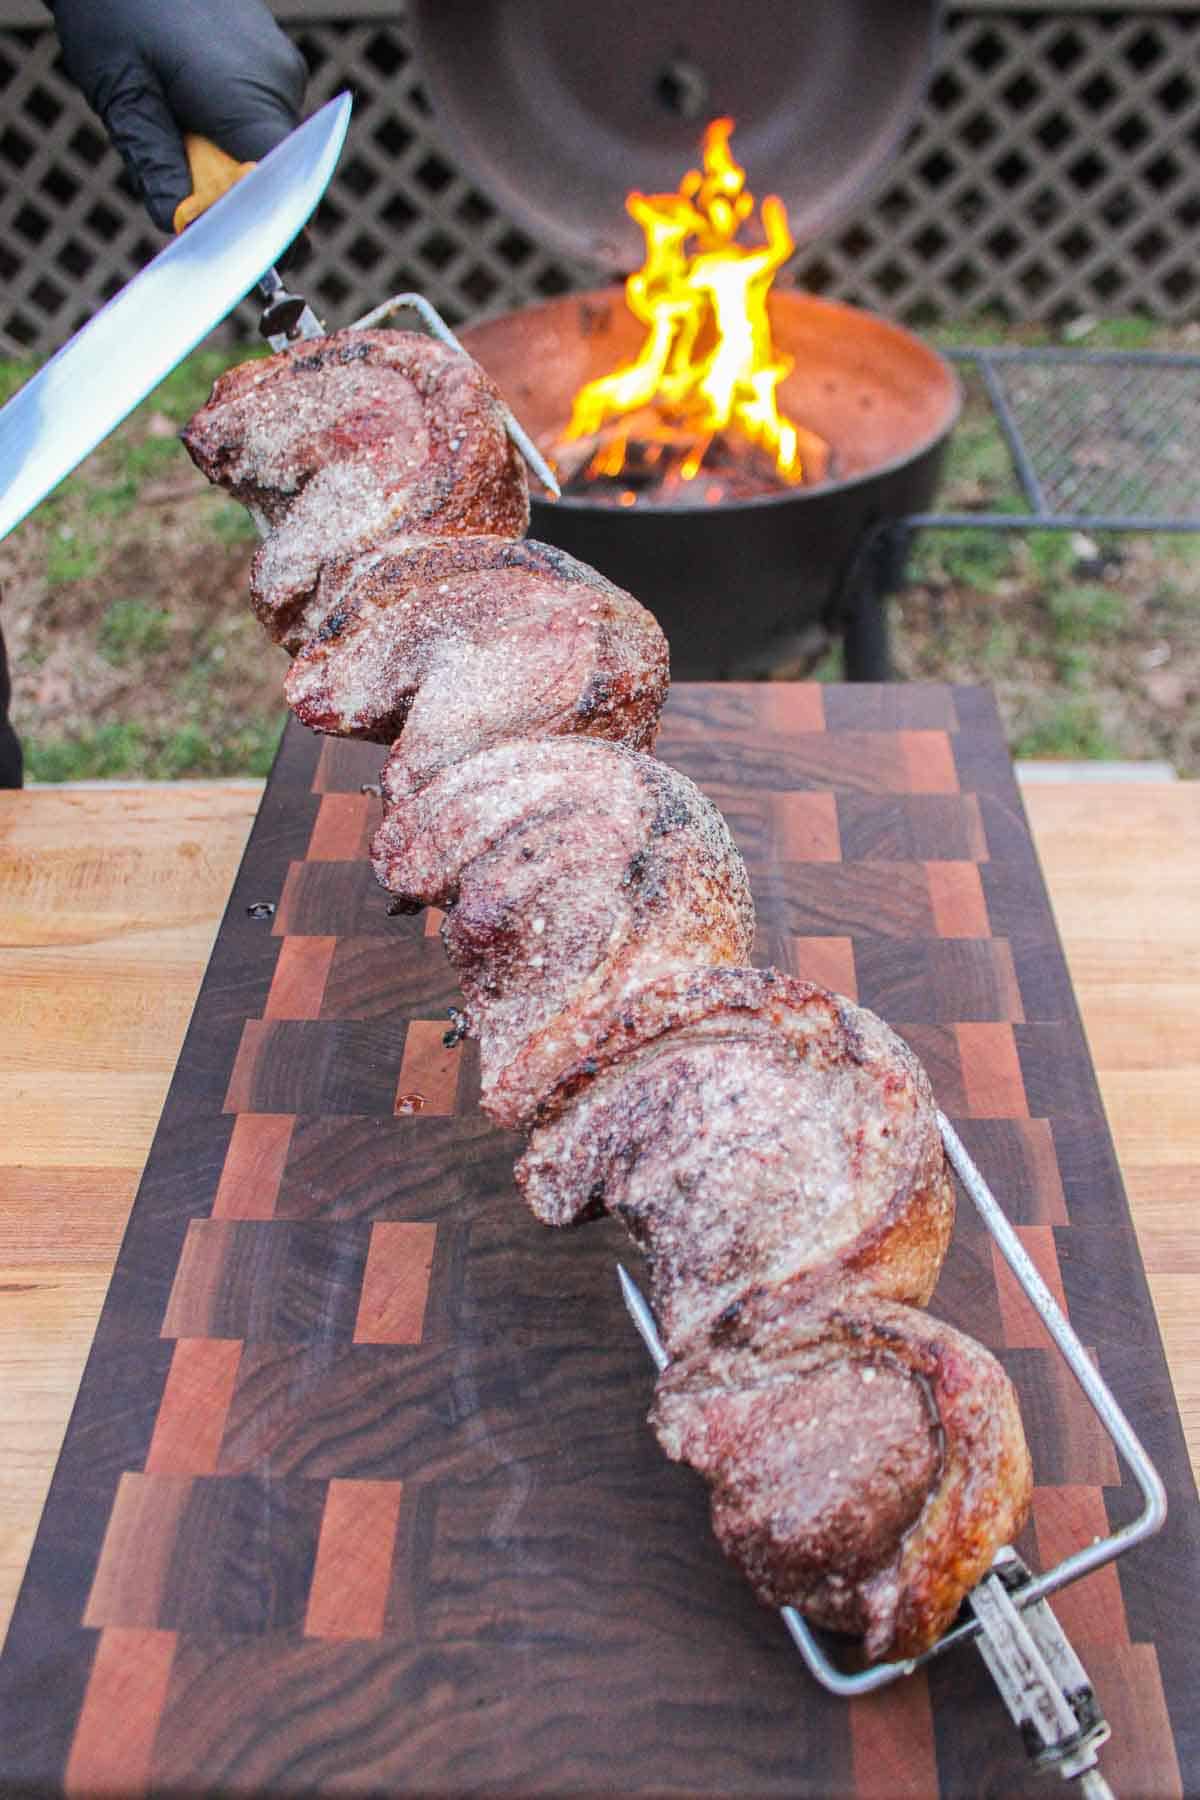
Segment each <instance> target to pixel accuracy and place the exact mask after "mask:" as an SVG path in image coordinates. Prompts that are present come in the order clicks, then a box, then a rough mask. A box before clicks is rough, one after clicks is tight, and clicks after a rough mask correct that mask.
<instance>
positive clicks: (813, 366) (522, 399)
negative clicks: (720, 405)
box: [461, 288, 961, 680]
mask: <svg viewBox="0 0 1200 1800" xmlns="http://www.w3.org/2000/svg"><path fill="white" fill-rule="evenodd" d="M768 308H769V312H770V317H771V326H772V330H773V333H774V339H775V343H776V346H777V347H778V348H779V349H780V350H782V351H785V352H787V353H788V354H789V355H790V356H792V357H793V358H794V359H795V366H794V367H793V369H792V372H791V374H790V375H789V376H788V377H787V379H786V381H784V382H783V383H782V384H781V386H780V389H779V401H780V407H781V409H782V411H784V412H785V413H787V414H788V415H790V416H791V417H793V418H795V419H796V420H797V421H798V423H800V424H802V425H804V426H806V427H808V428H809V429H810V430H812V431H815V432H816V433H817V434H818V435H819V436H820V437H822V438H824V439H825V440H826V441H827V442H828V443H829V445H830V447H831V449H832V452H833V457H834V468H835V471H836V473H835V475H834V477H833V478H831V479H830V480H827V481H825V482H822V483H819V484H816V485H813V486H811V487H798V488H789V489H787V490H786V491H783V492H777V493H771V494H765V495H762V496H761V497H758V498H754V499H746V500H726V501H723V502H722V503H721V504H719V505H715V506H710V507H679V506H671V505H668V504H661V503H655V502H654V501H648V500H644V499H639V502H638V504H637V505H636V506H632V507H628V508H625V507H614V506H612V505H611V504H605V503H604V502H602V501H598V500H594V499H591V498H589V497H587V496H576V495H572V496H568V497H565V498H563V499H562V500H559V501H553V500H551V499H549V498H548V497H544V496H541V495H535V496H534V499H533V502H532V514H533V516H532V521H531V524H530V535H531V536H533V537H535V538H540V539H542V540H543V541H544V542H547V543H552V544H557V545H559V546H560V547H561V548H562V549H564V550H568V551H569V552H570V553H571V554H572V555H573V556H577V557H579V558H581V560H582V561H584V562H587V563H591V564H592V566H593V567H594V568H597V569H599V570H601V572H602V573H603V574H605V575H607V576H608V577H609V578H610V579H611V580H613V581H615V582H617V583H618V585H619V586H621V587H624V588H627V589H628V590H629V591H630V592H631V593H633V594H636V595H637V597H638V599H639V600H641V601H642V602H643V604H645V605H646V606H648V607H649V608H650V609H651V611H652V612H654V613H655V615H656V616H657V617H658V619H659V622H660V623H661V625H662V627H663V629H664V631H665V632H666V634H667V637H668V639H669V640H670V644H671V665H672V671H673V673H674V674H675V675H676V676H679V677H684V678H688V679H696V680H713V679H721V678H725V677H729V676H736V675H740V674H741V675H750V674H760V673H766V672H769V671H770V669H771V668H772V666H775V665H777V664H778V662H779V661H780V659H781V657H782V655H783V654H784V652H783V646H784V644H785V643H786V640H787V639H788V638H789V637H791V636H792V635H793V634H795V633H796V632H798V631H801V630H802V629H803V628H804V627H805V626H807V625H811V624H813V623H820V624H823V625H825V626H826V627H829V628H833V629H837V630H840V631H841V632H842V633H843V636H844V638H845V641H846V644H847V651H848V665H849V664H853V663H854V662H855V659H856V656H857V651H856V648H855V646H856V644H862V645H868V646H869V644H870V642H871V634H872V631H873V628H874V626H875V624H876V622H877V621H876V620H875V619H874V617H873V616H872V615H871V614H870V613H869V612H868V613H864V614H863V616H861V617H859V616H857V615H853V614H852V613H851V612H850V611H849V610H848V609H849V608H850V607H851V606H852V605H856V604H857V603H858V598H859V597H858V596H854V595H851V593H850V588H851V582H850V576H851V573H852V570H853V566H854V563H855V558H856V555H857V554H858V553H859V551H860V549H861V547H862V546H863V544H864V543H865V542H866V541H867V540H868V539H869V538H870V536H871V534H872V532H873V530H874V528H875V527H876V526H878V525H880V524H881V523H884V522H886V521H890V520H894V519H899V518H903V517H904V516H906V515H907V514H909V513H917V512H922V511H926V510H927V509H928V507H929V505H930V502H931V500H932V498H933V493H934V490H935V487H936V485H937V479H938V474H939V471H940V467H941V462H942V456H943V452H944V449H945V444H946V440H947V438H948V436H949V433H950V431H951V429H952V427H953V425H954V422H955V420H956V419H957V417H958V412H959V408H960V404H961V394H960V389H959V384H958V380H957V378H956V376H955V375H954V372H953V370H952V369H951V368H950V366H949V364H948V363H947V362H946V361H945V360H944V359H943V358H942V357H940V356H939V355H938V354H937V352H936V351H935V350H933V349H931V348H930V347H929V346H928V345H927V344H924V343H922V342H921V340H920V339H919V338H917V337H915V336H914V335H913V334H912V333H911V332H909V331H905V330H904V329H902V328H901V327H900V326H897V325H894V324H891V323H889V322H888V321H887V320H885V319H881V318H879V317H877V316H876V315H875V314H872V313H869V312H864V311H861V310H860V309H858V308H855V307H850V306H843V305H841V304H839V303H837V302H834V301H829V300H818V299H815V298H813V297H812V296H809V295H805V294H799V293H794V292H787V291H783V292H777V293H774V294H772V295H771V297H770V299H769V301H768ZM642 333H643V328H642V327H641V326H640V325H639V323H638V321H637V320H636V319H635V318H634V317H633V316H632V314H631V313H630V312H629V311H628V309H627V307H626V306H625V300H624V293H623V290H622V289H621V288H601V289H598V290H593V291H591V292H588V293H583V294H575V295H569V296H567V297H565V298H563V299H560V300H552V301H548V302H547V303H546V304H545V305H542V306H531V307H525V308H523V309H522V310H521V311H519V312H515V313H509V314H507V315H505V317H503V318H500V319H494V320H491V321H490V322H488V323H486V324H482V325H477V326H473V327H471V328H470V329H469V330H467V331H464V332H463V333H462V334H461V336H462V339H463V342H464V344H465V346H466V348H467V349H468V350H469V351H470V352H471V354H472V355H473V356H474V357H475V358H476V359H477V360H478V361H479V362H480V363H481V364H482V366H483V367H484V368H485V369H486V370H487V371H488V373H489V374H490V375H491V376H492V377H493V378H494V380H495V381H496V382H497V383H498V384H499V386H500V388H501V390H502V392H503V394H504V396H505V398H506V399H507V401H508V402H509V404H510V405H511V407H512V408H513V410H514V412H515V413H516V415H517V417H518V418H519V419H520V420H521V423H522V424H523V425H524V426H525V428H526V430H528V431H529V432H530V433H531V435H532V436H533V437H534V439H535V440H536V441H537V442H538V443H539V445H540V446H541V447H542V448H543V449H545V448H547V447H548V446H549V445H551V444H552V443H553V442H554V441H555V439H556V438H557V437H558V436H559V434H560V432H561V431H562V428H563V426H564V425H565V423H566V421H567V419H568V418H569V416H570V411H571V401H572V398H573V396H574V394H575V391H576V389H577V388H579V387H580V386H581V385H582V384H583V383H584V382H586V381H590V380H592V379H593V378H594V377H595V376H597V375H601V374H605V373H607V372H608V371H609V370H611V369H613V368H615V367H616V366H617V365H618V364H619V363H622V362H624V361H626V360H628V359H629V358H630V357H632V356H633V355H634V354H635V353H636V351H637V349H638V347H639V346H640V343H641V339H642ZM867 603H869V604H874V600H873V597H871V596H868V597H867ZM874 610H875V612H878V606H877V604H876V605H874ZM876 672H877V671H875V670H872V669H869V668H867V667H865V666H862V664H861V662H860V663H859V666H848V673H850V674H851V676H857V677H865V676H868V675H870V674H873V673H876Z"/></svg>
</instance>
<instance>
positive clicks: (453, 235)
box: [0, 0, 1200, 354]
mask: <svg viewBox="0 0 1200 1800" xmlns="http://www.w3.org/2000/svg"><path fill="white" fill-rule="evenodd" d="M283 10H284V11H285V13H286V11H287V9H283ZM316 10H317V9H315V8H314V9H313V11H314V12H315V11H316ZM364 10H369V9H364ZM11 16H12V9H11V8H9V17H10V18H11ZM25 16H29V15H28V12H26V14H25ZM6 22H7V21H6V20H5V18H4V8H3V6H2V5H0V112H2V115H3V119H2V127H0V270H2V272H3V278H4V279H3V289H2V292H0V350H4V351H5V352H7V353H9V354H13V353H16V352H18V351H21V350H25V351H30V350H35V351H39V352H46V351H49V350H52V349H56V348H57V347H58V346H59V345H60V344H62V343H63V342H64V341H65V340H66V338H67V337H68V336H69V335H70V334H71V332H72V331H74V330H76V329H77V328H78V326H79V325H80V324H81V323H82V322H83V321H84V320H85V319H86V318H87V317H88V316H89V315H90V313H91V312H92V311H94V309H95V307H96V305H97V304H98V303H99V302H100V301H102V300H105V299H108V298H109V297H110V296H111V294H112V293H113V292H115V291H116V289H117V288H119V287H120V286H121V285H123V283H124V282H126V281H128V280H129V278H130V277H131V276H132V275H133V274H135V273H136V271H137V270H138V269H139V268H140V267H141V266H142V264H143V263H144V262H145V261H146V259H147V258H148V257H149V256H151V255H152V254H153V253H154V251H155V250H156V249H157V248H158V247H159V243H160V240H159V239H158V237H157V234H156V233H155V231H154V230H153V228H152V227H151V226H150V224H149V221H148V220H147V219H146V217H145V214H144V212H143V210H142V208H141V205H140V203H139V202H138V201H137V200H136V199H135V198H134V196H133V194H132V193H131V192H130V190H129V186H128V182H127V180H126V179H125V177H124V175H123V173H122V169H121V164H120V159H119V158H118V157H117V155H116V153H115V151H113V150H112V149H111V148H110V147H109V146H108V144H107V141H106V139H105V137H104V135H103V133H102V132H101V131H100V129H99V128H98V126H97V123H96V121H95V119H94V117H93V115H92V114H91V113H90V112H89V111H88V109H87V107H86V106H85V104H84V102H83V101H82V99H81V98H80V96H79V94H78V92H77V90H76V89H75V88H74V87H73V86H72V85H71V83H70V82H69V81H68V80H67V79H66V77H65V75H64V74H63V72H62V69H61V66H60V64H59V60H58V56H57V44H56V40H55V38H54V35H53V33H52V32H50V31H48V30H45V29H41V30H36V29H34V30H28V29H26V30H14V29H4V26H5V24H6ZM287 23H288V29H289V30H290V31H291V32H292V34H293V35H294V36H295V38H296V40H297V41H298V43H299V44H300V46H301V48H302V49H303V51H304V53H305V55H306V57H307V59H308V63H309V67H310V70H311V79H310V85H309V92H308V101H309V104H310V105H311V106H314V107H315V106H316V105H317V104H319V103H320V102H321V101H323V100H325V99H328V98H329V97H331V96H332V95H333V94H335V93H338V92H340V91H341V90H342V89H345V88H349V89H351V90H352V91H353V93H354V97H355V116H354V120H353V122H352V124H351V128H350V136H349V140H348V142H347V147H346V151H345V154H344V155H343V157H342V160H341V164H340V166H339V169H338V171H337V174H336V177H335V179H334V182H333V184H332V186H331V188H330V191H329V195H328V198H327V200H326V201H325V203H324V205H323V206H322V208H321V210H320V212H319V214H318V216H317V220H316V223H315V227H314V230H313V233H312V236H313V242H314V245H315V250H316V254H315V257H314V259H313V261H312V263H311V265H310V266H309V267H308V269H307V270H306V272H305V276H304V283H305V287H306V291H307V293H308V294H309V297H310V298H311V300H312V302H313V304H314V305H315V306H316V307H317V310H318V312H319V313H320V314H321V316H322V317H323V318H327V319H328V320H329V321H330V322H331V323H332V324H337V325H346V324H349V323H350V322H351V320H352V319H354V318H356V317H357V316H358V315H359V314H361V313H363V312H365V311H366V310H367V309H368V308H369V307H371V306H373V305H376V304H377V303H378V302H379V301H380V300H382V299H384V298H386V296H387V295H389V294H392V293H398V292H402V291H405V290H408V289H413V288H416V289H419V290H420V291H422V292H423V293H425V294H426V295H427V296H428V297H429V299H430V300H432V301H433V303H434V305H435V306H437V307H438V308H439V310H440V311H441V312H443V313H444V314H445V316H446V317H447V318H448V319H450V320H451V321H452V322H453V321H457V320H463V319H475V318H478V317H480V316H482V315H484V314H490V313H495V312H501V311H505V310H508V309H511V308H513V307H517V306H521V305H524V304H527V303H528V302H530V301H537V300H544V299H547V298H550V297H552V296H554V295H556V294H561V293H564V292H566V291H567V290H569V289H572V288H587V287H594V286H595V285H596V279H597V273H598V272H597V270H596V269H595V268H594V267H590V266H585V265H583V264H581V263H577V262H572V261H570V260H567V259H564V258H561V257H558V256H556V255H555V254H554V252H553V249H552V248H551V247H549V246H546V245H544V244H539V243H536V242H534V241H533V240H532V238H531V237H530V235H529V233H528V231H527V230H526V229H524V227H523V226H522V225H521V224H520V222H519V221H518V220H516V219H514V218H512V217H510V216H509V215H508V214H506V212H505V211H504V209H503V208H502V207H500V206H498V205H497V204H496V203H495V202H494V201H493V199H492V198H491V197H490V196H489V195H488V194H486V193H482V192H480V190H479V188H478V187H477V186H476V184H475V183H474V182H473V180H472V179H471V178H470V177H469V176H468V175H467V174H466V173H465V172H464V171H463V170H462V169H461V168H460V167H459V166H458V164H457V162H456V160H455V157H454V154H453V152H452V150H451V149H450V148H449V147H448V146H447V144H446V142H445V141H444V139H443V138H442V136H441V134H440V132H439V130H438V125H437V121H436V119H434V118H432V117H431V116H430V113H429V108H428V104H427V102H426V99H425V95H424V92H423V89H422V85H421V72H420V69H419V67H418V66H417V63H416V60H415V58H414V55H413V48H412V42H411V37H410V33H409V28H408V22H407V19H406V17H405V9H404V5H403V0H396V3H395V6H394V8H393V9H392V10H391V14H390V16H387V17H382V16H379V9H378V8H376V9H375V12H374V15H373V16H357V14H356V10H355V8H354V6H353V5H352V4H350V3H345V4H342V5H337V4H334V3H333V0H331V4H330V6H329V8H328V16H326V17H324V18H316V17H314V18H311V19H306V20H304V21H297V20H294V19H289V20H288V22H287ZM1198 68H1200V14H1198V13H1197V12H1196V10H1195V8H1194V7H1192V8H1186V7H1181V8H1180V9H1179V10H1178V11H1176V12H1169V11H1166V10H1164V9H1162V8H1158V7H1155V8H1144V7H1137V6H1129V7H1126V8H1121V9H1117V10H1112V9H1105V8H1096V9H1095V10H1094V11H1088V10H1086V9H1084V8H1080V7H1077V6H1076V7H1072V8H1071V9H1069V10H1056V9H1054V8H1047V9H1045V10H1043V11H1036V10H1031V9H1030V8H1029V7H1028V6H1026V7H1017V6H1014V7H1013V8H1012V9H1011V10H1005V9H1004V8H1002V7H997V6H995V5H990V6H987V7H975V8H972V7H963V8H955V9H953V10H951V11H949V12H948V14H947V18H946V23H945V29H944V32H943V34H942V38H941V42H940V44H939V46H938V53H937V60H936V65H935V68H934V70H933V78H932V81H931V84H930V87H929V92H928V96H927V98H926V101H925V103H924V105H923V107H922V109H921V111H920V114H919V116H918V118H917V119H916V120H915V121H914V125H913V129H912V131H911V132H910V133H909V136H908V139H907V141H906V143H905V144H904V145H903V147H902V148H901V150H900V151H899V152H898V154H897V155H896V156H895V158H894V159H893V160H892V162H891V163H890V164H889V167H888V168H887V170H885V171H882V172H881V175H882V179H881V180H880V182H879V183H878V184H877V187H876V191H875V192H874V193H873V194H871V195H869V196H866V197H864V198H863V200H862V201H861V202H860V203H859V204H858V205H857V206H856V207H855V209H854V210H853V212H852V213H851V214H850V215H849V216H848V217H847V218H846V219H845V220H844V221H843V222H842V223H841V224H840V226H839V229H838V230H836V231H834V232H830V233H828V234H827V235H826V236H825V237H824V238H823V239H822V240H821V241H820V242H819V243H818V244H815V245H812V246H810V247H808V248H807V249H805V250H803V251H802V252H801V253H800V255H799V256H798V257H797V259H796V260H795V262H794V264H793V265H792V268H791V271H790V273H791V274H792V276H793V277H794V279H795V281H796V282H797V284H798V285H799V286H801V287H803V288H805V289H807V290H808V291H809V292H812V293H819V294H827V295H829V296H830V297H831V298H835V299H840V300H848V301H852V302H855V303H857V304H859V305H864V306H868V307H874V308H877V309H881V310H883V311H885V312H887V313H889V314H891V315H892V316H894V317H899V318H909V319H913V320H918V321H920V320H925V319H928V318H930V317H942V318H946V319H954V318H961V317H964V316H968V317H969V316H977V315H978V314H979V313H981V312H983V311H986V310H1000V311H1002V312H1004V313H1005V314H1007V315H1008V316H1010V317H1012V318H1016V319H1026V318H1038V319H1056V318H1062V317H1064V316H1071V315H1074V314H1078V313H1081V312H1087V313H1099V314H1102V315H1107V314H1119V313H1127V312H1133V311H1144V312H1146V313H1147V314H1149V315H1150V316H1151V317H1153V318H1158V319H1162V320H1177V321H1180V322H1183V321H1186V320H1188V319H1190V318H1192V317H1193V316H1194V314H1195V309H1196V302H1197V298H1198V297H1200V272H1198V271H1197V267H1196V260H1195V256H1194V254H1193V246H1194V244H1195V241H1196V232H1197V228H1198V226H1200V131H1198V121H1200V74H1198ZM681 173H682V170H681ZM751 174H752V175H753V171H751ZM637 179H638V172H637V171H636V170H632V171H631V172H630V183H631V185H632V184H634V183H635V182H636V181H637ZM238 321H239V325H240V328H241V329H242V330H243V331H244V332H246V333H248V332H250V331H251V330H252V329H253V324H254V314H253V312H252V309H251V308H249V307H243V308H242V309H240V312H239V314H238Z"/></svg>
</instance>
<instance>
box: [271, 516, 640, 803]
mask: <svg viewBox="0 0 1200 1800" xmlns="http://www.w3.org/2000/svg"><path fill="white" fill-rule="evenodd" d="M318 596H319V598H320V599H321V600H322V601H325V600H326V598H328V601H329V605H328V610H327V611H325V613H324V617H323V619H322V623H321V626H320V628H319V629H318V631H317V632H316V633H315V635H314V636H313V637H312V638H310V639H309V641H308V642H307V643H306V644H305V645H304V646H303V647H302V648H301V650H300V651H299V653H298V654H297V656H296V659H295V661H294V663H293V664H292V666H291V669H290V670H289V671H288V675H287V678H286V681H285V683H284V693H285V696H286V698H287V701H288V704H289V706H291V708H292V710H293V711H294V712H295V713H296V716H297V717H298V718H299V719H301V720H302V721H303V722H304V723H305V724H306V725H309V726H311V727H312V728H313V729H314V730H316V731H325V732H334V733H337V734H339V735H345V736H351V737H360V738H366V739H368V740H370V741H372V742H378V743H388V744H393V746H394V747H393V750H392V754H391V756H390V757H389V758H388V762H387V766H386V768H385V770H384V775H383V792H384V798H385V800H386V802H387V803H388V805H390V806H391V805H396V804H397V803H398V802H399V801H400V800H401V799H403V798H405V797H406V796H407V795H409V794H411V793H413V792H415V791H416V790H418V789H419V788H421V787H423V786H424V785H425V783H426V782H428V781H429V780H430V779H431V778H432V776H434V775H435V774H436V773H437V772H438V771H439V770H440V769H442V768H444V767H446V766H447V765H448V764H450V763H452V762H456V761H459V760H461V759H462V758H463V757H465V756H470V755H472V754H473V753H474V752H475V751H477V750H480V749H482V748H484V747H486V746H487V745H489V744H493V743H499V742H502V741H504V740H506V739H513V738H518V737H548V736H551V735H556V734H559V733H563V734H565V733H571V732H579V733H583V734H586V735H588V736H591V737H603V738H610V739H613V740H614V741H617V742H621V743H626V744H629V745H630V746H631V747H632V748H634V749H639V750H649V749H651V748H652V747H653V744H654V740H655V737H656V735H657V731H658V721H659V715H660V713H661V711H662V706H663V702H664V700H665V699H666V695H667V688H668V684H669V668H668V655H667V644H666V639H665V638H664V637H663V634H662V631H661V630H660V628H659V626H658V623H657V621H656V620H655V619H654V618H653V616H652V615H651V614H650V613H648V612H647V611H646V609H645V607H644V606H641V605H640V604H639V603H638V601H636V600H635V599H634V598H633V597H632V595H630V594H626V593H625V592H624V591H623V590H622V589H620V588H618V587H614V586H613V584H612V583H611V582H609V581H606V580H605V579H604V577H603V576H601V575H598V574H597V573H596V571H595V570H594V569H590V568H588V567H587V566H586V564H583V563H579V562H576V561H575V559H574V558H573V557H571V556H568V555H567V554H566V553H565V552H564V551H561V550H556V549H553V548H552V547H551V546H549V545H546V544H538V543H533V542H530V541H529V540H523V541H520V542H512V541H510V540H508V539H505V538H498V537H462V538H447V539H442V540H439V541H436V542H433V543H414V542H413V541H412V540H411V539H402V540H400V541H399V542H396V543H392V542H390V541H387V542H384V543H382V544H379V545H376V546H375V547H374V549H373V550H372V551H371V552H369V553H368V554H367V555H365V556H362V557H360V558H357V559H354V560H351V561H348V562H342V563H338V564H336V565H332V566H330V565H327V566H326V571H325V573H324V575H323V576H322V579H321V583H320V586H319V589H318Z"/></svg>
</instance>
